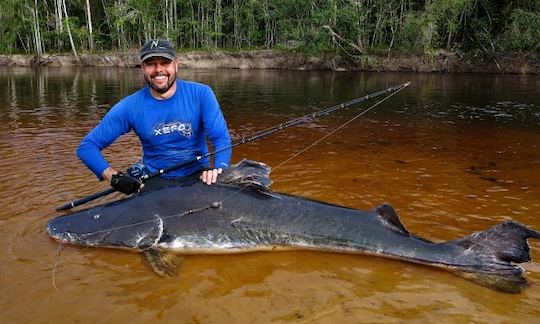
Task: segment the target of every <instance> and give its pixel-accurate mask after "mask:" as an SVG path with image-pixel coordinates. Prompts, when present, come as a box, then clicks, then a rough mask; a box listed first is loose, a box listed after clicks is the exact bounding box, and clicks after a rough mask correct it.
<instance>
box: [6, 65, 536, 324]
mask: <svg viewBox="0 0 540 324" xmlns="http://www.w3.org/2000/svg"><path fill="white" fill-rule="evenodd" d="M179 76H180V77H181V78H184V79H189V80H195V81H199V82H203V83H207V84H209V85H211V86H212V87H213V89H214V90H215V92H216V95H217V97H218V100H219V101H220V103H221V106H222V109H223V112H224V115H225V117H226V119H227V121H228V124H229V128H230V131H231V134H232V136H233V138H239V137H240V136H242V135H248V134H251V133H253V132H255V131H257V130H261V129H264V128H267V127H269V126H273V125H276V124H279V123H281V122H284V121H287V120H289V119H292V118H295V117H298V116H300V115H304V114H307V113H312V112H315V111H318V110H320V109H322V108H326V107H329V106H333V105H335V104H338V103H341V102H344V101H348V100H350V99H353V98H356V97H360V96H363V95H365V94H367V93H369V92H374V91H377V90H380V89H384V88H386V87H388V86H391V85H396V84H399V83H403V82H406V81H411V86H410V87H409V88H407V89H405V90H403V91H402V92H400V93H398V94H396V95H395V96H393V97H392V98H390V99H388V100H387V101H385V102H384V103H382V104H381V105H379V106H377V107H375V108H374V109H373V110H371V111H370V112H368V113H367V114H365V115H363V116H362V117H361V118H358V119H356V120H355V121H354V122H352V123H351V124H349V125H348V126H347V127H344V128H343V129H340V130H339V131H337V132H335V133H334V134H332V135H331V136H329V137H328V138H325V139H324V140H322V141H321V142H320V143H318V144H316V145H314V146H312V147H309V148H308V149H307V150H306V151H305V152H303V153H302V154H300V155H298V156H296V157H294V158H292V159H290V158H291V157H293V156H294V155H295V154H296V153H297V152H299V151H301V150H303V149H305V148H307V147H308V146H310V145H311V144H313V143H314V142H315V141H317V140H319V139H320V138H322V137H323V136H325V135H326V134H328V133H329V132H331V131H333V130H334V129H336V128H337V127H339V126H340V125H342V124H344V123H345V122H347V121H348V120H350V119H351V118H353V117H354V116H356V115H357V114H358V113H359V112H360V111H362V109H366V108H368V107H369V106H370V105H369V104H364V105H361V106H359V107H353V108H349V109H347V110H344V111H340V112H338V113H335V114H332V115H331V116H327V117H324V118H320V119H317V120H316V121H313V122H310V123H308V124H306V125H302V126H299V127H296V128H291V129H288V130H284V131H282V132H279V133H276V134H275V135H273V136H271V137H269V138H267V139H264V140H260V141H256V142H253V143H251V144H246V145H243V146H240V147H238V148H237V149H235V151H234V154H233V162H237V161H239V160H241V159H242V158H250V159H253V160H257V161H262V162H265V163H267V164H268V165H270V166H273V167H275V169H274V170H273V172H272V174H271V176H272V179H273V181H274V182H273V184H272V188H273V189H274V190H276V191H280V192H286V193H289V194H294V195H301V196H305V197H309V198H313V199H318V200H323V201H327V202H330V203H334V204H340V205H345V206H349V207H353V208H358V209H370V208H373V207H374V206H377V205H378V204H380V203H383V202H387V203H390V204H391V205H392V206H393V207H394V208H395V209H396V211H397V212H398V214H399V215H400V218H401V221H402V222H403V223H404V225H405V226H406V227H407V228H408V229H409V230H410V231H411V232H413V233H416V234H418V235H420V236H423V237H426V238H430V239H432V240H434V241H436V242H441V241H444V240H451V239H455V238H461V237H463V236H466V235H469V234H470V233H472V232H475V231H481V230H484V229H486V228H488V227H490V226H492V225H494V224H497V223H499V222H502V221H504V220H507V219H514V220H516V221H519V222H521V223H524V224H526V225H528V226H531V227H533V228H536V229H537V230H540V149H539V146H540V78H539V77H538V76H519V75H491V74H483V75H480V74H478V75H477V74H462V75H461V74H460V75H450V74H420V73H418V74H412V73H358V72H355V73H353V72H343V73H338V72H316V71H310V72H308V71H306V72H299V71H270V70H264V71H244V70H218V71H211V70H181V71H180V72H179ZM143 85H144V80H143V79H142V77H141V73H140V70H138V69H112V68H79V69H76V68H70V69H63V68H4V67H0V123H1V126H0V156H1V158H0V172H1V174H2V181H0V198H1V202H2V206H3V207H2V209H1V212H0V242H1V245H2V257H1V258H0V314H1V315H0V316H1V318H2V322H4V323H13V322H17V323H32V322H40V323H49V322H51V323H53V322H58V321H59V320H61V321H65V322H83V323H87V322H124V321H130V322H149V321H160V322H177V323H228V322H235V323H258V322H262V323H265V322H278V323H280V322H295V323H312V322H319V323H336V322H342V323H357V322H384V323H387V322H402V321H409V320H413V321H417V322H450V323H453V322H456V323H457V322H532V321H534V320H535V319H536V320H537V319H538V318H539V317H540V307H539V306H540V241H531V242H530V243H531V244H530V245H531V256H532V258H533V262H530V263H527V264H524V268H525V270H526V275H527V278H528V280H529V283H530V286H529V287H527V288H526V289H525V290H524V291H523V292H521V293H519V294H504V293H500V292H496V291H492V290H489V289H487V288H484V287H482V286H478V285H477V284H474V283H472V282H470V281H467V280H465V279H462V278H460V277H456V276H454V275H453V274H451V273H449V272H446V271H442V270H439V269H434V268H431V267H425V266H420V265H415V264H410V263H406V262H400V261H395V260H388V259H384V258H377V257H370V256H358V255H340V254H331V253H322V252H321V253H318V252H304V251H297V252H276V253H250V254H243V255H221V256H207V255H204V256H189V257H187V258H186V259H185V260H184V261H183V263H182V266H181V269H180V271H179V275H178V276H177V277H173V278H168V279H162V278H160V277H158V276H156V275H155V274H154V273H153V272H152V270H151V269H150V267H149V266H148V265H147V264H146V263H145V261H144V260H143V258H142V257H141V256H140V255H137V254H135V253H131V252H128V251H122V250H110V249H100V248H81V247H73V246H66V247H63V248H59V246H58V244H57V243H56V242H54V241H52V240H51V239H49V237H48V236H47V233H46V231H45V225H46V222H47V220H49V219H50V218H52V217H54V216H56V215H58V214H59V213H57V212H55V208H56V207H58V206H60V205H62V204H64V203H66V202H68V201H71V200H73V199H76V198H81V197H84V196H86V195H89V194H91V193H94V192H97V191H101V190H103V189H105V188H107V186H106V184H104V183H100V182H98V181H97V179H96V178H95V177H94V176H93V174H91V173H90V171H88V170H87V169H86V168H85V167H84V166H83V165H82V163H81V162H79V161H78V159H77V158H76V156H75V153H74V151H75V149H76V147H77V145H78V143H79V141H80V140H81V139H82V137H83V136H84V135H85V134H86V133H87V132H88V131H89V130H90V129H91V128H92V127H93V126H94V125H95V124H96V123H97V122H98V121H99V120H100V118H101V117H102V116H103V115H104V114H105V113H106V112H107V111H108V109H110V107H111V106H112V105H113V104H114V103H115V102H117V101H118V100H119V99H120V98H122V97H123V96H125V95H127V94H129V93H131V92H132V91H134V90H136V89H138V88H140V87H141V86H143ZM372 103H373V102H371V103H370V104H372ZM105 155H106V157H107V158H108V159H109V161H110V162H111V163H112V165H114V166H115V167H117V168H126V167H128V166H129V165H130V164H131V163H133V162H135V161H137V160H138V159H139V157H140V155H141V151H140V148H139V145H138V139H137V138H136V137H135V136H134V135H133V134H128V135H126V136H124V137H123V138H122V139H121V140H119V141H118V142H116V143H114V144H113V145H112V146H111V147H110V148H108V149H107V150H106V151H105ZM289 159H290V160H289ZM287 160H288V161H287ZM285 161H286V163H283V162H285ZM120 197H121V195H119V194H116V195H112V196H109V197H107V198H103V199H100V200H98V201H95V202H93V203H91V204H88V205H87V206H91V205H95V204H99V203H103V202H106V201H110V200H113V199H118V198H120Z"/></svg>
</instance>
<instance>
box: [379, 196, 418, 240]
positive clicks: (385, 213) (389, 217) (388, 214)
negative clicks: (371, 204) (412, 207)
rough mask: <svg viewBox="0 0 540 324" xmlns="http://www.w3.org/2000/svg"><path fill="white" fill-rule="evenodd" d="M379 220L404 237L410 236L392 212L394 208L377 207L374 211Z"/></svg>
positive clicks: (388, 206) (386, 206)
mask: <svg viewBox="0 0 540 324" xmlns="http://www.w3.org/2000/svg"><path fill="white" fill-rule="evenodd" d="M373 211H374V212H375V213H377V215H379V217H380V218H381V219H383V220H384V221H385V222H386V223H387V224H389V225H392V227H394V228H392V229H393V230H395V231H397V232H400V233H402V234H404V235H407V236H410V233H409V231H408V230H407V229H406V228H405V226H403V224H401V221H400V220H399V216H398V214H397V213H396V211H395V210H394V208H393V207H392V206H390V205H388V204H381V205H379V206H377V207H376V208H375V209H374V210H373Z"/></svg>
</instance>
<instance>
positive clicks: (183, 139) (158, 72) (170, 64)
mask: <svg viewBox="0 0 540 324" xmlns="http://www.w3.org/2000/svg"><path fill="white" fill-rule="evenodd" d="M140 59H141V68H142V71H143V74H144V79H145V80H146V83H147V84H148V85H147V86H146V87H145V88H143V89H141V90H139V91H137V92H135V93H133V94H131V95H130V96H127V97H125V98H123V99H122V100H121V101H120V102H118V103H117V104H115V105H114V106H113V107H112V108H111V110H110V111H109V112H108V113H107V114H106V115H105V116H104V117H103V119H102V120H101V121H100V123H99V124H98V125H97V126H96V127H95V128H94V129H93V130H92V131H91V132H90V133H89V134H88V135H87V136H86V137H85V138H84V139H83V140H82V141H81V144H80V145H79V148H78V149H77V155H78V157H79V158H80V159H81V160H82V161H83V162H84V164H85V165H86V166H87V167H88V168H89V169H90V170H92V171H93V172H94V173H95V174H96V176H97V177H98V179H100V180H106V181H108V182H110V183H111V186H112V187H113V188H115V189H116V190H118V191H120V192H123V193H125V194H132V193H134V192H136V191H137V190H139V189H140V188H142V184H141V183H140V182H139V180H138V179H136V178H133V177H131V176H129V175H127V174H124V173H122V172H118V171H117V170H116V169H114V168H113V167H111V166H110V165H109V164H108V162H107V161H106V160H105V159H104V157H103V155H102V154H101V152H100V151H101V150H102V149H104V148H106V147H107V146H109V145H110V144H111V143H113V142H114V141H115V140H116V139H117V138H118V137H119V136H120V135H122V134H125V133H127V132H129V131H131V130H133V131H134V132H135V133H136V134H137V135H138V136H139V139H140V140H141V144H142V147H143V164H144V168H145V169H146V171H147V172H149V173H152V172H155V171H158V170H160V169H163V168H166V167H169V166H171V165H175V164H178V163H182V162H186V161H192V160H195V159H196V158H197V157H198V156H201V155H204V154H206V153H207V152H208V146H207V144H206V138H207V137H208V138H209V139H210V141H211V142H212V145H213V148H214V151H219V152H217V153H216V154H215V157H214V167H213V168H209V166H210V164H209V159H208V158H206V159H201V160H200V161H197V162H195V163H191V164H190V165H188V166H185V167H184V168H181V169H177V170H174V171H171V172H169V173H166V174H163V175H161V178H162V179H161V180H160V181H166V180H173V181H174V179H176V178H179V177H185V176H191V175H193V174H199V173H200V179H201V180H202V181H203V182H204V183H206V184H208V185H211V184H213V183H215V182H216V181H217V177H218V175H219V174H220V173H221V172H222V170H223V169H224V168H227V167H228V166H229V162H230V158H231V149H230V145H231V140H230V136H229V132H228V130H227V124H226V122H225V119H224V118H223V114H222V112H221V110H220V108H219V104H218V102H217V99H216V96H215V95H214V93H213V91H212V90H211V89H210V87H208V86H206V85H203V84H200V83H196V82H189V81H184V80H177V79H176V69H177V58H176V50H175V49H174V47H173V46H172V45H171V43H170V42H169V41H166V40H162V39H156V40H149V41H148V42H146V43H145V44H144V45H143V47H142V49H141V56H140ZM227 148H228V149H227ZM220 150H223V151H220ZM201 170H204V171H202V173H201ZM163 179H164V180H163Z"/></svg>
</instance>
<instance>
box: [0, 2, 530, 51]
mask: <svg viewBox="0 0 540 324" xmlns="http://www.w3.org/2000/svg"><path fill="white" fill-rule="evenodd" d="M62 1H65V3H66V7H65V9H66V11H65V13H64V12H61V11H60V10H61V9H63V7H62V6H61V4H62ZM4 2H5V3H4V4H3V8H2V9H3V10H2V11H0V52H3V53H16V52H26V53H29V54H32V53H37V51H38V50H39V49H40V48H43V50H44V51H45V52H67V51H70V50H72V48H71V47H70V46H69V44H70V43H69V42H70V35H69V33H71V36H72V38H73V40H74V47H75V48H76V49H77V50H78V51H96V50H97V51H111V50H113V51H114V50H126V49H130V48H139V47H140V46H141V45H142V43H143V42H144V41H145V40H146V39H148V38H156V37H161V38H169V39H171V40H172V41H173V42H174V43H175V44H176V45H177V46H178V47H179V50H181V49H182V48H191V49H205V50H212V49H242V48H280V49H288V50H292V51H301V52H305V53H333V54H335V55H348V56H353V57H356V58H358V57H361V56H362V55H364V54H366V53H370V52H378V51H380V50H381V49H383V51H384V52H386V53H387V54H388V55H391V54H392V53H396V52H397V53H403V52H413V53H424V54H426V55H429V53H433V52H434V51H435V50H436V49H440V48H444V49H449V50H452V49H459V50H461V51H479V52H480V53H486V54H488V53H489V54H491V53H494V52H498V51H529V52H534V53H536V54H539V53H540V45H539V44H540V42H539V39H540V0H513V1H498V0H422V1H420V0H38V1H36V0H5V1H4ZM88 6H89V10H90V18H88V17H87V16H88V13H87V10H88ZM66 14H67V17H66ZM88 19H90V22H91V23H92V24H91V25H92V26H93V27H92V28H91V27H90V24H89V23H88ZM68 24H69V27H70V30H69V31H67V25H68Z"/></svg>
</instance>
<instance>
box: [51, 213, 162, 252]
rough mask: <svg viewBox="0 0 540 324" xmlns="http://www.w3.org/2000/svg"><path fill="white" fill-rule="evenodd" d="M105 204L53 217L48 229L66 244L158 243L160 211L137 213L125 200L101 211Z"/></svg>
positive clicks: (140, 247) (140, 246) (139, 246)
mask: <svg viewBox="0 0 540 324" xmlns="http://www.w3.org/2000/svg"><path fill="white" fill-rule="evenodd" d="M104 206H106V205H104ZM103 208H104V207H102V206H98V207H93V208H89V209H85V210H82V211H79V212H75V213H72V214H69V215H63V216H58V217H56V218H53V219H51V220H49V222H48V223H47V233H48V234H49V236H50V237H51V238H53V239H55V240H57V241H59V242H61V243H66V244H73V245H81V246H99V247H112V248H125V249H135V250H144V249H146V248H148V247H150V246H152V245H154V244H157V242H158V241H159V239H160V237H161V235H162V234H163V220H162V219H161V218H160V217H159V216H158V215H155V214H152V213H151V212H139V213H135V212H133V210H131V208H123V206H122V205H121V204H113V205H108V208H107V212H106V213H101V210H102V209H103ZM130 210H131V211H130Z"/></svg>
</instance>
